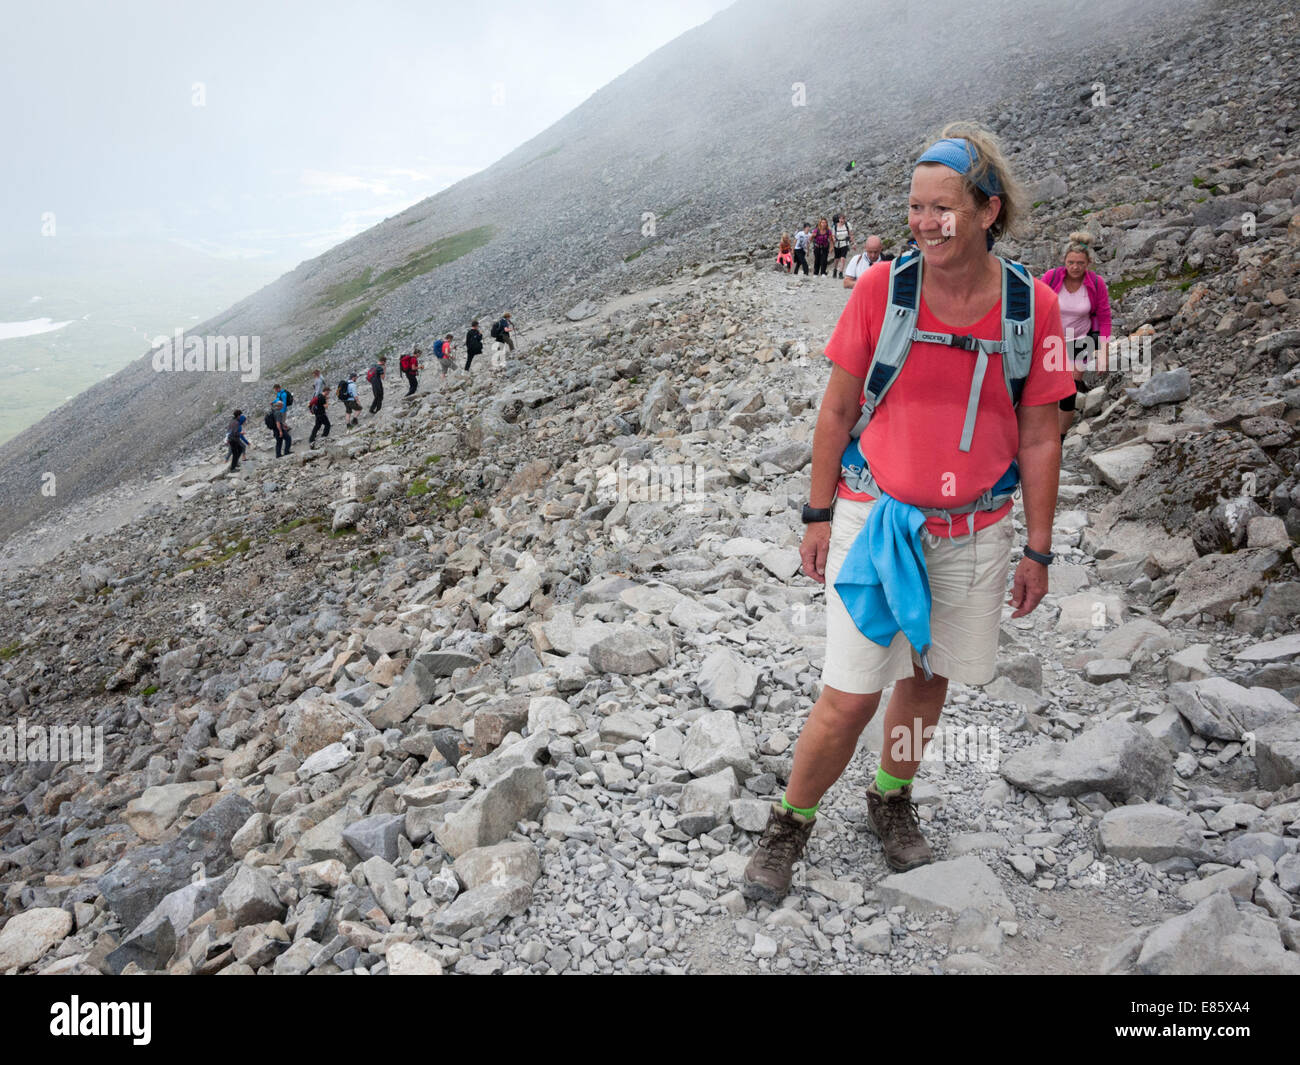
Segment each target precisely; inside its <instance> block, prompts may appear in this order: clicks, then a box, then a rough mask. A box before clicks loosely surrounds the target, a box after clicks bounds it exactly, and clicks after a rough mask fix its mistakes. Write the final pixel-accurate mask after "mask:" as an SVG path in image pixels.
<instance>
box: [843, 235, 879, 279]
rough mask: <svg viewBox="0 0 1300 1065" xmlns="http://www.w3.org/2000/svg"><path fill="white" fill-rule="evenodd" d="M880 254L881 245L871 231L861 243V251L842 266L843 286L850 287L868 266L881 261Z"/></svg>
mask: <svg viewBox="0 0 1300 1065" xmlns="http://www.w3.org/2000/svg"><path fill="white" fill-rule="evenodd" d="M882 256H883V245H882V244H881V243H880V238H879V237H878V236H876V235H875V234H874V233H872V234H871V236H869V237H868V238H867V239H866V242H865V243H864V244H863V246H862V251H861V252H859V253H858V254H857V255H855V256H853V258H852V259H850V260H849V264H848V266H846V267H845V268H844V287H845V288H852V287H853V284H854V282H855V281H857V279H858V278H859V277H861V276H862V275H863V274H865V273H866V272H867V269H868V268H869V267H871V266H874V265H875V264H876V263H878V262H882V261H883V258H882Z"/></svg>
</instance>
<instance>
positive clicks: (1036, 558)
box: [1021, 547, 1056, 566]
mask: <svg viewBox="0 0 1300 1065" xmlns="http://www.w3.org/2000/svg"><path fill="white" fill-rule="evenodd" d="M1021 553H1022V554H1023V555H1024V556H1025V558H1027V559H1029V560H1030V561H1032V562H1037V563H1039V564H1040V565H1043V566H1050V565H1051V564H1052V559H1054V558H1055V557H1056V554H1055V552H1053V551H1049V552H1047V554H1043V553H1042V552H1041V551H1035V550H1034V549H1033V548H1032V547H1026V548H1025V549H1024V551H1022V552H1021Z"/></svg>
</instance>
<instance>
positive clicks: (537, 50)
mask: <svg viewBox="0 0 1300 1065" xmlns="http://www.w3.org/2000/svg"><path fill="white" fill-rule="evenodd" d="M730 3H731V0H667V2H665V3H662V4H659V5H657V6H656V7H655V8H653V9H649V8H641V7H631V6H625V5H608V4H603V3H598V2H595V0H571V2H566V3H550V4H532V5H525V4H522V3H518V2H507V3H503V4H499V5H494V6H492V7H491V8H483V7H481V6H479V7H470V8H466V7H462V6H453V5H433V6H417V5H415V4H411V3H400V2H394V0H390V2H387V3H384V2H379V3H375V4H371V5H367V6H366V7H365V8H364V9H358V8H356V7H355V6H352V5H347V4H342V3H338V2H337V0H335V2H332V3H331V2H325V3H314V4H311V5H308V4H306V3H304V2H301V0H292V2H289V3H285V4H279V5H274V6H270V5H264V4H259V5H254V4H252V3H249V2H247V0H242V2H235V3H232V4H228V5H223V6H222V7H220V8H204V9H197V8H195V9H190V8H177V7H175V6H173V5H167V4H165V3H162V2H160V0H142V2H137V3H131V4H129V5H114V6H108V5H101V4H95V3H90V2H87V0H79V2H54V3H50V4H47V5H45V6H43V7H41V8H39V9H36V10H34V11H33V12H31V13H30V14H29V15H27V16H25V19H24V30H23V32H21V33H15V34H11V35H10V36H8V37H7V38H6V39H5V40H4V41H3V42H0V56H3V59H4V61H3V63H2V64H0V89H3V90H4V91H5V93H6V95H7V97H8V98H9V99H10V100H12V101H16V102H17V103H18V104H20V105H21V106H15V107H12V108H10V109H9V110H8V112H7V113H6V114H5V115H4V116H3V117H0V142H2V143H4V144H5V145H6V147H8V148H9V150H10V156H11V158H15V159H25V160H29V161H31V162H30V164H29V165H28V166H25V167H10V168H7V172H6V175H5V177H4V179H3V180H4V182H5V186H6V187H5V194H4V196H3V197H0V369H3V371H4V372H5V374H6V377H7V378H8V380H9V382H10V388H9V389H7V390H6V392H5V393H3V394H0V442H3V441H4V440H7V439H9V438H11V437H12V436H14V435H15V434H16V433H18V432H19V431H21V430H22V429H23V428H25V427H26V426H28V425H31V424H33V423H35V422H36V421H38V420H39V419H40V418H41V417H43V416H44V415H45V414H47V413H49V411H50V410H53V409H54V408H55V407H57V406H58V405H60V404H61V403H63V402H65V401H66V399H67V398H70V397H71V396H75V395H76V394H78V393H80V392H82V391H84V390H85V389H86V388H88V387H90V386H91V385H92V384H94V383H95V382H96V381H98V380H101V379H103V378H104V377H105V376H108V375H111V374H112V373H114V372H116V370H118V369H121V368H122V367H123V366H125V365H126V364H127V363H129V362H131V361H132V360H134V359H136V358H139V357H140V356H141V355H142V354H144V352H145V351H146V350H147V348H148V344H149V341H150V339H151V338H152V337H154V336H157V335H160V334H170V333H171V332H172V330H173V329H174V328H177V327H184V326H186V325H190V324H192V323H194V322H198V321H203V320H205V319H207V318H210V317H212V316H213V315H215V314H217V313H219V312H220V311H221V310H223V309H224V308H225V307H227V306H229V305H230V304H231V303H234V302H236V301H238V300H239V299H242V298H243V297H245V296H248V295H250V294H252V293H253V292H254V291H256V290H257V289H259V288H261V287H262V286H264V285H266V284H269V283H270V282H271V281H273V280H275V278H277V277H279V276H281V275H282V274H284V273H285V272H287V271H289V270H291V269H293V268H294V267H295V266H297V265H298V264H299V263H301V262H302V261H304V260H306V259H310V258H314V257H315V256H317V255H320V254H322V253H324V252H325V251H327V250H328V249H329V248H332V247H334V246H336V245H337V244H339V243H341V242H343V241H345V240H347V239H348V238H349V237H352V236H355V235H356V234H357V233H360V232H363V231H364V230H366V229H368V228H370V227H371V226H372V225H374V224H376V223H378V222H380V221H382V220H383V219H384V218H387V217H391V216H392V215H395V214H398V213H400V212H401V211H403V210H405V209H406V208H408V207H410V206H411V205H412V204H415V203H418V202H419V201H421V200H423V199H425V198H427V197H429V196H431V195H434V194H436V193H437V192H440V191H442V190H443V189H445V188H448V187H450V186H451V185H453V184H455V183H456V182H457V181H459V180H461V179H463V178H465V177H468V176H470V175H471V174H475V173H478V172H479V171H481V170H483V169H484V168H486V167H488V166H490V165H491V164H492V163H493V162H495V161H496V160H498V159H500V158H501V157H502V156H504V155H506V154H508V153H509V152H510V151H512V150H514V149H515V148H517V147H518V146H519V145H521V144H523V143H525V142H526V141H528V140H529V139H531V138H532V137H534V136H536V135H537V134H538V133H540V132H542V131H543V130H544V129H546V128H547V127H548V126H550V125H551V124H553V123H554V122H555V121H557V120H558V119H560V118H561V117H563V116H564V115H565V114H567V113H568V112H569V111H571V110H573V108H575V107H577V106H578V105H580V104H581V103H582V102H583V101H584V100H585V99H587V98H588V97H589V96H591V95H592V94H593V93H594V92H596V91H597V90H598V89H600V88H601V87H602V86H604V85H606V84H607V83H609V82H610V81H612V80H613V79H614V78H616V77H618V76H619V75H620V74H622V73H623V72H624V71H626V70H627V69H629V68H630V67H632V66H634V65H635V64H636V63H637V62H639V61H640V60H641V59H643V58H645V57H646V56H647V55H649V54H650V53H651V52H653V51H655V50H656V49H658V48H660V47H662V46H663V45H665V44H667V43H668V42H669V41H671V40H672V39H674V38H675V37H677V36H679V35H680V34H682V33H683V32H686V31H687V30H689V29H691V28H692V27H694V26H697V25H699V24H701V23H703V22H705V21H707V20H708V19H709V18H711V17H712V16H713V15H714V14H716V13H717V12H718V11H720V10H722V9H723V8H725V7H727V6H729V4H730ZM575 26H578V27H581V36H580V38H577V37H575V34H574V31H573V29H572V27H575ZM577 45H580V51H579V50H578V49H577V47H576V46H577ZM51 49H53V50H54V56H55V61H51ZM128 57H130V58H128ZM41 319H49V323H48V326H49V327H47V328H44V329H42V330H40V331H37V329H36V328H35V327H33V326H30V325H28V326H24V323H32V322H39V321H40V320H41ZM60 323H62V324H60Z"/></svg>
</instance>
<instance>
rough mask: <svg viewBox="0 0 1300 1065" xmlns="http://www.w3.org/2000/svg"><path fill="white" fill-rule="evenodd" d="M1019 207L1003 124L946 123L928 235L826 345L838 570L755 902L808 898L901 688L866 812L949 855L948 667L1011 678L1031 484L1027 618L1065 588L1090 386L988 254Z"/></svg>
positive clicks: (816, 524)
mask: <svg viewBox="0 0 1300 1065" xmlns="http://www.w3.org/2000/svg"><path fill="white" fill-rule="evenodd" d="M1022 202H1023V200H1022V193H1021V191H1020V187H1019V185H1018V184H1017V183H1016V182H1015V180H1014V178H1013V177H1012V175H1011V173H1010V171H1009V169H1008V167H1007V164H1006V161H1005V160H1004V159H1003V156H1002V153H1001V150H1000V149H999V147H998V145H997V142H996V141H995V140H994V138H993V136H992V134H990V133H989V132H988V131H986V130H984V129H982V128H981V127H979V126H976V125H973V124H967V123H960V124H957V125H954V126H949V127H948V128H947V129H945V130H944V131H943V134H942V135H941V139H940V140H938V141H937V142H936V143H935V144H933V145H931V147H930V148H929V149H927V150H926V151H925V152H924V153H923V154H922V155H921V157H920V158H919V159H918V160H917V165H916V167H915V168H914V170H913V173H912V184H911V193H910V200H909V203H910V206H909V208H908V224H909V226H910V228H911V230H912V233H913V235H914V236H915V237H916V238H917V240H918V241H919V243H920V247H919V249H918V250H913V251H909V252H908V253H906V254H904V255H902V256H900V257H899V258H898V259H897V260H895V261H894V262H893V263H892V264H891V268H890V269H889V270H870V271H868V272H867V273H866V274H865V275H864V276H863V278H862V280H861V281H860V282H859V283H858V284H857V285H856V286H854V289H853V293H852V295H851V296H850V297H849V302H848V304H847V306H846V307H845V309H844V311H843V313H842V314H841V315H840V320H839V323H838V324H837V325H836V327H835V332H834V333H833V335H832V336H831V339H830V342H829V343H828V344H827V345H826V357H827V358H828V359H830V360H831V362H832V363H833V364H834V366H833V367H832V369H831V377H830V381H829V383H828V384H827V386H826V393H825V396H824V398H823V400H822V406H821V411H820V414H819V416H818V419H817V430H816V435H815V436H814V438H813V462H812V485H811V498H810V505H808V506H806V507H805V508H804V514H803V520H804V521H805V522H806V523H807V532H806V533H805V535H804V540H803V544H802V546H801V547H800V555H801V556H802V558H803V572H804V573H805V574H807V575H808V576H809V577H812V578H813V579H814V580H816V581H818V582H821V583H825V584H826V614H827V623H826V625H827V632H826V664H825V667H824V671H823V674H822V682H823V685H822V694H821V697H820V698H819V699H818V700H817V703H816V704H815V705H814V706H813V708H812V712H811V714H810V715H809V718H808V721H807V723H806V724H805V726H804V729H803V732H802V734H801V735H800V737H799V742H798V743H797V744H796V746H795V752H794V766H793V769H792V771H791V774H790V781H789V786H788V787H787V789H786V793H785V796H784V797H783V798H782V800H781V802H780V803H774V804H773V806H772V811H771V813H770V815H769V817H768V823H767V827H766V829H764V832H763V837H762V839H761V840H760V841H759V845H758V849H757V850H756V851H755V853H754V855H753V857H752V859H751V860H750V862H749V865H748V866H747V867H746V869H745V873H744V878H743V886H742V890H743V892H744V894H745V895H746V896H747V897H748V898H756V899H766V900H768V901H771V902H775V901H778V900H779V899H781V898H782V897H783V896H784V895H785V894H786V892H788V891H789V889H790V880H791V870H792V867H793V865H794V863H795V862H796V861H797V860H798V859H799V858H800V856H801V855H802V854H803V850H804V847H805V845H806V844H807V841H808V837H809V835H810V834H811V832H812V829H813V825H814V824H815V823H816V813H817V807H818V805H819V804H820V802H821V799H822V796H823V795H824V794H825V792H826V791H827V789H828V788H830V786H831V785H832V784H834V783H835V781H836V780H837V779H839V776H840V774H841V773H843V771H844V768H845V766H847V765H848V763H849V759H850V758H852V757H853V752H854V749H855V747H856V745H857V741H858V736H859V735H860V734H861V732H862V730H863V728H865V727H866V725H867V722H869V721H870V720H871V718H872V716H873V715H874V714H875V712H876V709H877V707H878V706H879V703H880V694H881V691H882V690H883V689H884V687H885V686H886V685H887V684H891V683H892V684H893V685H894V692H893V695H892V697H891V698H890V701H889V706H888V708H887V709H886V711H885V730H884V736H885V743H884V747H885V749H884V751H882V753H881V762H880V768H879V771H878V772H877V774H876V779H875V781H874V782H873V783H872V784H871V785H870V787H869V788H868V789H867V807H868V825H869V827H870V828H871V830H872V831H873V832H875V834H876V835H878V836H879V837H880V840H881V843H882V845H883V849H884V853H885V860H886V862H887V863H888V864H889V866H890V868H892V869H895V870H904V869H911V868H913V867H915V866H917V865H923V864H925V863H926V862H929V861H930V860H931V858H932V855H931V852H930V847H929V845H928V844H927V843H926V841H925V839H924V837H922V835H921V832H920V828H919V827H918V824H917V819H916V807H915V804H914V803H913V802H912V780H913V778H914V777H915V775H916V770H917V767H918V765H919V764H920V761H921V756H922V752H923V750H924V744H923V742H922V739H923V738H928V737H929V736H930V733H931V730H933V728H934V727H935V725H936V724H937V723H938V721H939V716H940V713H941V711H942V708H943V703H944V699H945V697H946V695H947V691H948V682H949V680H955V681H957V682H959V683H961V684H985V683H987V682H988V681H990V680H992V679H993V665H994V660H995V658H996V656H997V648H998V628H999V624H1000V622H1001V614H1002V601H1003V596H1004V595H1005V594H1006V577H1007V569H1008V565H1009V563H1010V557H1011V546H1012V537H1013V529H1012V524H1011V518H1010V516H1009V515H1010V511H1011V506H1012V494H1013V492H1014V490H1015V487H1016V484H1017V481H1019V482H1020V484H1021V486H1022V488H1023V493H1024V505H1025V517H1026V523H1027V525H1028V541H1029V543H1028V545H1027V546H1026V547H1025V548H1024V557H1023V558H1022V559H1021V561H1020V563H1019V565H1018V566H1017V567H1016V572H1015V581H1014V584H1013V588H1012V593H1011V604H1012V606H1013V607H1014V608H1015V611H1014V613H1013V614H1012V617H1023V616H1024V615H1025V614H1028V613H1029V612H1030V611H1031V610H1033V609H1034V608H1035V607H1036V606H1037V605H1038V602H1039V600H1040V599H1042V597H1043V595H1044V594H1045V593H1046V592H1047V566H1048V564H1049V563H1050V562H1051V561H1052V555H1051V545H1052V516H1053V512H1054V511H1055V508H1056V491H1057V478H1058V475H1059V473H1060V461H1061V442H1060V436H1059V434H1058V432H1057V403H1058V401H1059V400H1061V399H1062V398H1063V397H1065V396H1066V395H1068V394H1069V393H1070V392H1072V391H1073V389H1074V381H1073V378H1072V377H1071V374H1070V372H1069V371H1068V370H1067V369H1065V368H1063V367H1057V366H1056V365H1055V364H1054V362H1053V361H1051V360H1050V359H1048V358H1047V356H1048V354H1049V353H1050V351H1051V350H1053V348H1054V347H1055V345H1056V344H1058V343H1059V341H1060V333H1061V316H1060V312H1059V311H1058V309H1057V302H1056V294H1055V293H1054V292H1052V290H1051V289H1050V288H1048V286H1047V285H1045V284H1043V283H1042V282H1041V281H1036V280H1034V278H1033V276H1032V275H1031V274H1030V273H1029V272H1028V271H1027V270H1025V268H1024V267H1023V266H1021V265H1020V264H1019V263H1011V262H1009V261H1006V260H1002V259H1000V258H999V257H998V256H995V255H994V254H993V253H992V251H991V249H992V247H993V242H994V239H995V238H997V237H1000V236H1002V235H1003V234H1004V233H1009V232H1012V231H1014V228H1015V226H1016V222H1017V219H1018V217H1019V213H1020V211H1021V209H1022V207H1021V205H1022ZM963 334H964V335H963ZM1049 338H1055V339H1054V340H1053V342H1052V343H1051V344H1049V343H1048V341H1049ZM904 360H905V361H904ZM873 413H874V417H873V416H872V414H873ZM868 420H869V424H867V423H868ZM859 434H860V435H859ZM864 456H865V458H864ZM832 503H834V520H833V522H832V520H831V517H832V514H831V505H832ZM909 644H910V646H909Z"/></svg>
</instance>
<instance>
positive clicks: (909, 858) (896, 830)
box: [867, 780, 934, 873]
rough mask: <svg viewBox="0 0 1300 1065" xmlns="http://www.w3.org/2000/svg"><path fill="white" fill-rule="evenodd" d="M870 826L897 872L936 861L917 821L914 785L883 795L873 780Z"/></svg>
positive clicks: (869, 807) (890, 865) (870, 790)
mask: <svg viewBox="0 0 1300 1065" xmlns="http://www.w3.org/2000/svg"><path fill="white" fill-rule="evenodd" d="M867 826H868V827H869V828H870V829H871V831H872V832H874V833H875V834H876V835H877V836H879V837H880V842H881V845H882V846H883V847H884V848H885V861H886V863H888V865H889V868H891V869H893V870H894V871H895V872H898V873H901V872H904V871H906V870H908V869H915V868H916V867H917V866H918V865H926V864H928V863H929V862H932V861H934V854H933V852H932V851H931V850H930V844H928V843H926V842H925V837H924V836H922V835H921V828H920V826H919V825H918V824H917V816H916V803H914V802H913V801H912V785H911V784H908V785H907V786H906V787H902V788H895V789H894V790H893V791H887V792H885V793H884V794H881V793H880V792H879V791H878V790H876V782H875V781H874V780H873V781H872V782H871V785H870V787H868V788H867Z"/></svg>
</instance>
